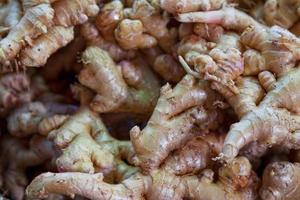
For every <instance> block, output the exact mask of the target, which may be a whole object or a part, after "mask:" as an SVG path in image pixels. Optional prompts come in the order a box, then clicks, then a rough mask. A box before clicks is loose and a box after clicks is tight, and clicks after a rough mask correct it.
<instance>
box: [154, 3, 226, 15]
mask: <svg viewBox="0 0 300 200" xmlns="http://www.w3.org/2000/svg"><path fill="white" fill-rule="evenodd" d="M225 3H226V0H208V1H207V0H196V1H195V0H161V1H160V4H161V7H162V8H163V9H164V10H166V11H168V12H170V13H173V14H177V13H186V12H194V11H199V10H201V11H208V10H217V9H219V8H221V7H222V5H223V4H225Z"/></svg>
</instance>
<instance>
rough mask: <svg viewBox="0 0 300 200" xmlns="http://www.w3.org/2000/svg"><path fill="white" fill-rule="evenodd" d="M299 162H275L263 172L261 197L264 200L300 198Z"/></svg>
mask: <svg viewBox="0 0 300 200" xmlns="http://www.w3.org/2000/svg"><path fill="white" fill-rule="evenodd" d="M299 174H300V165H299V163H290V162H274V163H271V164H269V165H268V166H267V167H266V168H265V170H264V173H263V178H262V187H261V188H260V197H261V199H262V200H273V199H274V200H275V199H276V200H292V199H299V198H300V188H299V184H298V181H299Z"/></svg>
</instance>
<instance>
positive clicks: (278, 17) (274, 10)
mask: <svg viewBox="0 0 300 200" xmlns="http://www.w3.org/2000/svg"><path fill="white" fill-rule="evenodd" d="M299 8H300V2H299V1H298V0H267V1H266V3H265V5H264V14H265V15H264V19H265V21H266V22H267V24H268V25H270V26H272V25H278V26H281V27H283V28H286V29H289V28H290V27H292V26H293V25H294V24H295V23H296V22H297V21H298V20H299V18H300V16H299V13H298V9H299Z"/></svg>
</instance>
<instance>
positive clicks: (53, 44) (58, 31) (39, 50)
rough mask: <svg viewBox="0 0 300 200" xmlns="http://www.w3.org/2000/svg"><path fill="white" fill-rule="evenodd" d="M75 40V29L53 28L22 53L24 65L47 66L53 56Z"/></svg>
mask: <svg viewBox="0 0 300 200" xmlns="http://www.w3.org/2000/svg"><path fill="white" fill-rule="evenodd" d="M73 39H74V30H73V27H68V28H65V27H62V26H55V27H52V28H51V30H49V31H48V32H47V33H46V34H43V35H42V36H40V37H38V38H37V39H36V40H34V41H33V42H32V44H31V45H30V46H27V47H25V48H24V49H22V50H21V52H20V62H21V64H22V65H25V66H30V67H39V66H42V65H44V64H46V62H47V60H48V58H49V57H50V55H51V54H53V53H54V52H55V51H57V50H58V49H59V48H61V47H64V46H66V45H67V44H68V43H69V42H71V41H72V40H73Z"/></svg>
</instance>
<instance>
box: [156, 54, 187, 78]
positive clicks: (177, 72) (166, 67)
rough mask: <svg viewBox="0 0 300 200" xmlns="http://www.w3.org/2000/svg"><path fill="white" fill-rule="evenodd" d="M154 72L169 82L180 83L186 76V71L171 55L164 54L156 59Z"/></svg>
mask: <svg viewBox="0 0 300 200" xmlns="http://www.w3.org/2000/svg"><path fill="white" fill-rule="evenodd" d="M153 70H155V72H157V73H158V74H159V75H160V76H161V77H163V78H164V80H166V81H169V82H175V83H177V82H179V81H180V80H181V79H182V77H183V76H184V74H185V73H184V70H183V68H182V67H181V66H180V64H179V63H178V62H177V61H176V60H175V59H174V58H173V57H172V56H171V55H169V54H162V55H159V56H157V57H156V59H155V62H154V64H153Z"/></svg>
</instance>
